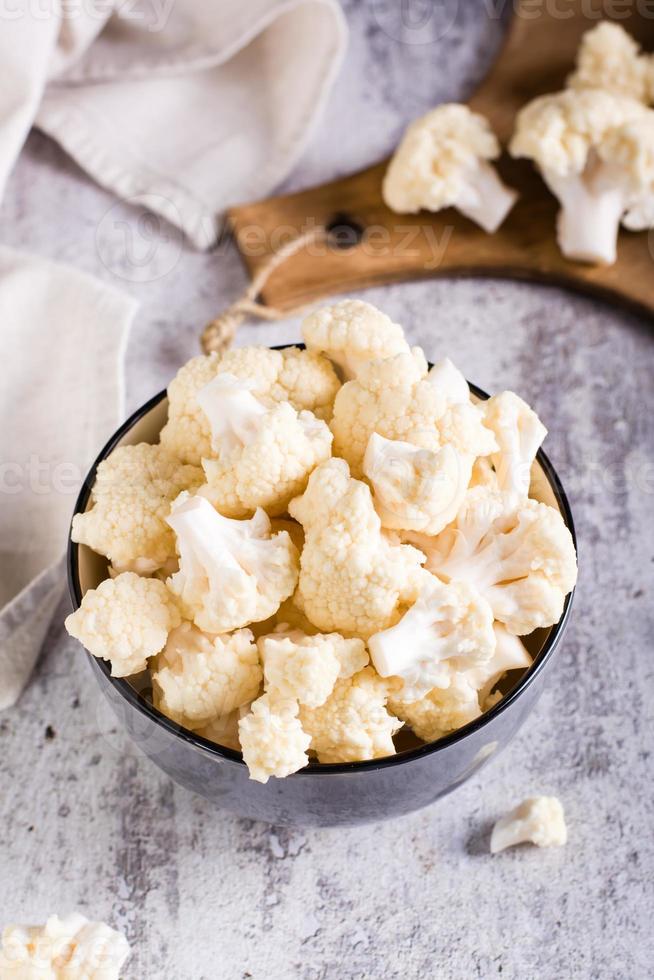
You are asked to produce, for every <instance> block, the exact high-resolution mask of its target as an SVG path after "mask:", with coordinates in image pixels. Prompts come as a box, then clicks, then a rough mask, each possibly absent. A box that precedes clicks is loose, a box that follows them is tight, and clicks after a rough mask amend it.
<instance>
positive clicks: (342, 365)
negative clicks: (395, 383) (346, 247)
mask: <svg viewBox="0 0 654 980" xmlns="http://www.w3.org/2000/svg"><path fill="white" fill-rule="evenodd" d="M302 337H303V339H304V342H305V344H306V345H307V349H308V350H311V351H315V352H317V353H321V354H325V355H326V356H327V357H328V358H329V360H330V361H331V362H332V363H333V364H334V365H335V366H336V367H337V368H338V370H339V371H340V373H341V376H342V377H343V378H344V379H345V380H350V379H351V378H355V377H356V376H357V374H358V373H359V370H360V369H361V367H363V365H364V364H367V363H368V362H369V361H375V360H379V359H380V358H383V357H392V356H393V355H394V354H408V353H409V352H410V348H409V345H408V344H407V342H406V339H405V337H404V331H403V330H402V327H400V326H399V324H397V323H393V321H392V320H391V319H390V317H388V316H387V315H386V314H385V313H382V311H381V310H378V309H377V307H375V306H373V305H372V304H371V303H364V302H363V300H360V299H345V300H341V301H340V302H339V303H334V304H333V305H332V306H323V307H321V308H320V309H319V310H315V312H313V313H309V315H308V316H306V317H305V318H304V320H303V321H302Z"/></svg>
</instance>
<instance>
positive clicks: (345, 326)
mask: <svg viewBox="0 0 654 980" xmlns="http://www.w3.org/2000/svg"><path fill="white" fill-rule="evenodd" d="M319 314H320V311H319ZM312 317H313V319H311V318H309V321H308V325H305V331H306V335H307V340H308V341H309V342H311V343H314V344H315V346H316V349H315V350H313V351H311V352H309V353H306V352H302V351H299V350H297V349H295V348H294V349H292V350H290V351H285V352H277V351H275V352H271V351H265V350H263V349H261V348H244V349H242V350H240V351H233V352H230V353H229V354H225V355H222V356H212V357H209V358H197V359H195V360H194V361H192V362H190V364H189V365H187V367H186V368H183V369H182V370H181V371H180V373H179V374H178V377H177V378H176V379H175V380H174V381H173V382H172V384H171V408H170V422H169V426H168V427H167V429H168V431H167V434H166V435H165V436H164V437H163V443H164V444H165V445H157V446H137V447H133V449H131V448H130V447H126V450H116V451H115V453H114V454H112V456H111V457H109V459H108V460H107V465H106V466H105V469H104V470H102V469H101V470H100V471H99V480H98V484H99V485H98V486H97V487H96V488H95V506H94V510H95V511H96V514H95V517H94V518H93V520H90V519H87V518H89V517H90V515H86V518H85V519H82V520H76V525H77V526H78V527H79V526H81V527H86V528H87V529H88V527H89V526H93V524H94V521H95V523H96V524H97V526H103V524H104V516H103V512H102V510H101V507H100V505H101V503H102V506H103V507H104V512H105V513H106V514H108V513H109V512H111V513H113V512H114V511H115V512H116V513H118V514H119V517H120V516H123V515H124V518H125V519H124V522H123V526H122V528H121V533H122V535H123V538H124V541H123V550H122V551H118V550H117V549H116V548H115V546H114V545H113V544H112V546H111V548H109V547H106V548H104V553H105V554H107V556H108V557H109V558H110V559H111V560H112V561H113V562H114V565H115V567H113V568H112V567H111V566H110V568H109V570H108V574H109V575H110V576H113V577H110V578H108V579H107V580H106V581H104V582H102V583H101V584H100V586H99V587H98V588H97V589H94V590H90V591H89V592H87V594H86V596H85V597H84V600H83V602H82V605H81V607H80V609H79V610H78V611H77V612H76V613H74V614H73V615H72V616H71V617H69V619H68V620H67V624H66V625H67V627H68V629H69V632H71V634H72V635H74V636H77V637H78V638H79V639H81V640H82V642H84V644H85V645H86V646H87V648H88V649H89V651H90V652H91V653H92V654H94V655H95V656H99V657H103V658H105V659H107V660H109V661H110V662H111V664H112V671H113V673H114V675H115V676H129V675H130V674H133V673H135V672H138V671H141V670H142V669H144V668H145V667H146V666H149V668H150V671H151V676H152V682H153V692H154V693H153V698H154V703H155V705H156V706H157V707H158V708H159V709H160V710H161V711H162V712H164V713H165V714H166V715H167V716H168V717H170V718H171V719H173V720H174V721H175V722H176V723H177V724H179V725H182V726H184V727H185V728H187V729H189V730H191V731H194V732H196V733H197V734H198V735H200V736H202V737H204V738H206V739H208V740H210V741H213V742H214V743H216V744H218V745H222V746H226V747H228V748H231V749H232V750H235V751H238V750H239V748H242V752H243V758H244V760H245V762H246V764H247V765H248V767H249V769H250V773H251V776H252V778H253V779H256V780H259V781H261V782H266V781H267V780H268V779H269V778H270V777H271V776H275V777H277V778H282V777H284V776H288V775H290V774H291V773H293V772H296V771H297V770H298V769H301V768H303V767H304V766H306V765H307V764H308V763H309V760H310V755H312V756H313V757H314V758H315V757H317V759H318V761H319V762H321V763H331V762H334V763H335V762H358V761H364V760H366V759H373V758H379V757H382V756H384V755H389V754H393V753H394V752H395V745H394V742H393V737H394V735H395V733H396V732H397V730H398V729H399V728H400V727H401V726H402V724H404V723H406V724H407V725H408V726H409V727H410V728H411V729H412V730H413V732H414V734H415V735H416V736H417V737H418V738H421V739H423V740H427V741H430V740H433V739H437V738H440V737H442V736H444V735H446V734H448V733H449V732H451V731H454V730H456V729H457V728H459V727H461V726H462V725H464V724H466V723H467V722H469V721H471V720H472V719H474V718H477V717H478V716H479V715H480V714H481V713H482V712H484V711H486V710H488V709H490V708H491V707H492V706H493V705H494V704H495V703H497V700H498V699H499V698H501V696H502V694H501V692H502V691H503V690H506V688H505V686H504V685H503V684H501V683H500V682H501V681H502V679H503V678H504V677H505V676H506V675H507V672H510V671H517V670H518V669H520V670H524V669H525V668H527V667H528V666H529V664H530V663H531V657H530V655H529V653H528V652H527V650H526V648H525V646H524V645H523V643H522V641H521V640H520V639H519V636H520V635H523V634H526V633H529V632H530V631H531V630H532V629H534V628H536V627H538V626H547V625H550V624H552V623H554V622H555V621H556V620H557V619H558V618H559V617H560V615H561V610H562V608H563V603H564V600H565V596H566V594H567V593H568V592H569V591H570V590H571V589H572V588H573V586H574V583H575V579H576V555H575V550H574V544H573V541H572V537H571V535H570V532H569V530H568V529H567V527H566V526H565V523H564V521H563V519H562V518H561V515H560V514H559V513H558V511H556V510H555V509H554V508H551V507H548V506H546V505H545V504H541V503H538V502H536V501H535V500H531V499H530V498H529V490H530V480H529V475H530V471H531V468H532V465H533V462H534V459H535V456H536V453H537V451H538V448H539V446H540V443H541V441H542V439H543V437H544V436H545V431H546V430H545V428H544V426H543V425H542V423H541V422H540V420H539V419H538V416H537V415H536V413H535V412H534V411H533V410H532V409H531V408H530V407H529V406H528V405H527V404H526V403H525V402H523V401H522V399H520V398H519V397H518V396H517V395H515V394H513V393H512V392H502V393H501V394H499V395H497V396H495V397H494V398H492V399H490V400H489V401H488V402H486V403H485V404H483V405H478V404H475V403H474V402H473V400H472V398H471V395H470V390H469V387H468V384H467V382H466V380H465V378H464V376H463V375H462V374H461V372H460V371H458V369H457V368H456V367H455V366H454V365H453V364H452V363H451V361H449V360H448V359H447V358H443V359H441V360H440V361H438V362H437V363H436V364H435V365H434V366H433V367H432V368H431V370H428V366H427V362H426V360H425V357H424V354H423V353H422V351H420V350H419V349H418V348H414V349H413V350H411V349H409V347H408V344H407V343H406V340H405V339H404V336H403V334H402V331H401V328H400V327H398V326H397V325H396V324H394V323H392V321H390V320H389V319H388V317H385V316H384V315H383V314H381V313H380V312H379V311H376V310H374V308H373V307H370V306H369V305H368V304H362V303H358V301H357V302H355V301H345V302H344V303H340V304H336V305H335V306H332V307H329V308H327V309H326V310H325V311H323V313H322V314H321V315H318V314H315V315H312ZM323 352H324V353H323ZM269 355H272V356H269ZM389 355H390V356H389ZM328 357H329V358H331V359H333V361H334V364H336V365H338V370H339V371H340V372H341V374H347V375H351V376H352V380H349V381H347V382H346V383H345V384H344V385H343V386H342V387H341V386H340V382H339V380H338V378H337V375H336V373H335V372H334V368H333V367H332V364H331V363H330V361H329V360H328ZM316 379H318V380H317V381H316ZM310 389H311V391H310ZM311 392H313V393H311ZM336 392H338V394H336ZM335 395H336V398H335V401H334V406H333V418H332V420H331V430H332V431H331V432H330V431H329V429H328V427H327V425H326V424H325V422H324V421H323V420H322V419H321V418H320V417H319V416H321V415H324V416H325V417H327V418H328V417H329V416H330V415H331V411H332V401H333V400H334V396H335ZM332 434H333V446H330V443H331V441H332ZM175 440H181V442H178V443H177V444H176V445H177V452H178V456H177V457H175V456H173V455H171V452H170V446H171V445H173V444H175ZM167 447H168V448H167ZM332 450H333V452H334V457H333V458H332V457H331V451H332ZM189 458H191V459H193V460H195V461H199V460H200V459H202V464H203V466H204V471H205V475H206V483H205V484H203V485H201V480H202V470H201V469H200V468H199V467H197V466H195V465H192V464H190V463H185V462H184V461H183V460H184V459H189ZM130 461H133V463H134V466H133V467H131V472H130ZM348 463H349V464H350V465H351V466H352V472H351V471H350V468H349V466H348ZM103 465H104V464H103ZM455 471H456V472H455ZM112 472H113V473H115V474H121V475H122V476H123V478H124V483H125V484H126V485H125V486H123V487H121V488H120V493H122V494H123V495H122V496H120V493H116V496H115V497H114V496H112V488H111V486H110V481H109V479H108V478H107V474H108V475H109V476H110V475H111V473H112ZM103 473H104V476H103ZM134 475H135V477H134ZM455 477H456V478H455ZM130 478H133V479H132V485H128V483H129V480H130ZM139 481H142V482H143V484H144V486H141V485H140V483H139ZM186 483H188V487H187V486H185V485H184V484H186ZM180 488H181V492H179V491H180ZM130 493H131V494H132V497H133V499H134V500H136V501H137V502H136V503H133V506H132V507H131V509H130V506H129V505H128V504H126V503H124V501H125V500H126V499H127V498H128V496H129V494H130ZM116 501H119V503H116ZM112 508H113V510H112ZM286 508H288V511H287V510H286ZM91 514H93V511H91ZM117 523H120V521H117ZM144 527H145V528H146V531H144V530H143V528H144ZM80 540H85V542H86V543H87V544H89V545H91V536H90V532H88V534H87V536H86V538H84V539H82V538H81V534H80ZM112 541H113V538H112ZM162 541H163V542H164V545H162V544H161V542H162ZM144 542H145V543H144ZM96 544H97V540H96ZM160 545H161V547H159V546H160ZM98 550H102V549H101V548H99V547H98ZM121 561H124V562H125V563H131V564H130V571H121ZM137 572H138V573H140V574H136V573H137ZM371 658H372V663H371V662H370V660H371ZM148 661H150V663H149V664H148Z"/></svg>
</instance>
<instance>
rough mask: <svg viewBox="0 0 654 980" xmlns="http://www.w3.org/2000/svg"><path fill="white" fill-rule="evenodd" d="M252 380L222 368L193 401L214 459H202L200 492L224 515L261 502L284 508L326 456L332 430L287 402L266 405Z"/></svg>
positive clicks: (273, 511) (277, 510) (278, 510)
mask: <svg viewBox="0 0 654 980" xmlns="http://www.w3.org/2000/svg"><path fill="white" fill-rule="evenodd" d="M253 385H254V383H253V382H252V381H248V380H242V379H239V378H236V377H235V376H234V375H232V374H228V373H226V372H225V373H223V374H220V375H218V377H216V378H214V380H213V381H211V382H209V384H208V385H207V386H206V387H204V388H202V389H201V391H200V392H199V393H198V396H197V397H198V401H199V403H200V405H201V406H202V408H203V410H204V412H205V414H206V415H207V418H208V419H209V424H210V427H211V433H212V450H213V452H214V453H215V454H216V455H217V458H216V459H203V460H202V466H203V468H204V473H205V476H206V480H207V482H206V484H205V486H203V487H202V488H201V490H200V493H201V494H202V495H203V496H206V497H207V499H208V500H210V501H211V503H212V504H213V505H214V506H215V507H216V508H217V509H218V510H219V511H220V513H221V514H223V515H224V516H226V517H246V516H248V515H251V514H252V513H253V512H254V511H255V510H256V509H257V507H262V508H263V509H264V510H265V511H266V512H267V513H268V514H269V516H271V517H274V516H278V515H279V514H283V513H284V512H285V511H286V509H287V507H288V504H289V501H290V500H291V498H292V497H296V496H297V495H298V494H300V493H302V492H303V490H304V488H305V487H306V483H307V480H308V478H309V475H310V473H311V472H312V470H314V469H315V467H316V466H317V465H318V464H319V463H322V462H324V460H326V459H329V457H330V456H331V445H332V438H333V436H332V434H331V432H330V430H329V427H328V426H327V425H326V424H325V422H323V421H321V420H320V419H317V418H316V416H315V415H312V413H311V412H306V411H301V412H297V411H296V410H295V409H294V408H293V406H292V405H291V404H290V403H289V402H280V403H278V404H274V403H273V404H272V405H270V404H269V405H268V406H266V405H265V404H264V403H263V402H262V401H261V400H259V399H258V398H256V397H255V396H254V395H253V394H252V388H253Z"/></svg>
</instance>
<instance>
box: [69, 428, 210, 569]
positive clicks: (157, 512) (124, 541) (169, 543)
mask: <svg viewBox="0 0 654 980" xmlns="http://www.w3.org/2000/svg"><path fill="white" fill-rule="evenodd" d="M202 481H203V475H202V470H200V469H198V468H197V467H195V466H185V465H184V464H183V463H180V461H179V460H178V459H176V458H175V457H174V456H173V455H171V454H170V453H169V452H167V451H166V450H165V449H163V447H162V446H150V445H148V444H147V443H144V442H142V443H139V444H138V445H137V446H119V447H118V448H117V449H114V451H113V452H112V454H111V456H109V458H108V459H105V460H103V462H102V463H100V465H99V466H98V470H97V474H96V479H95V483H94V484H93V490H92V493H91V502H92V507H91V509H90V510H88V511H87V512H86V513H85V514H76V515H75V517H74V518H73V530H72V539H73V541H77V542H78V543H79V544H85V545H88V547H89V548H92V549H93V551H97V552H98V553H99V554H101V555H106V557H107V558H109V560H110V561H111V562H112V565H113V567H114V568H115V570H116V571H117V572H129V571H131V572H138V573H139V574H150V573H152V572H155V571H156V570H157V569H159V568H161V567H162V566H164V565H165V564H166V562H167V561H169V560H170V559H172V558H174V557H175V535H174V534H173V532H172V531H171V529H170V527H169V526H168V524H167V523H166V518H167V517H168V514H169V513H170V505H171V503H172V502H173V500H174V499H175V498H176V497H177V496H179V494H180V493H181V492H182V490H194V489H196V488H197V487H199V486H200V484H201V483H202Z"/></svg>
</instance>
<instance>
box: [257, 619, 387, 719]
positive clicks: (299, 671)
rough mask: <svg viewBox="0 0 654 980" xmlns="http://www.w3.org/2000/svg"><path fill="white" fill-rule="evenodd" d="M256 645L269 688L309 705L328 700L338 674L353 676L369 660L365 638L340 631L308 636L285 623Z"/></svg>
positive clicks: (314, 706)
mask: <svg viewBox="0 0 654 980" xmlns="http://www.w3.org/2000/svg"><path fill="white" fill-rule="evenodd" d="M257 644H258V647H259V652H260V655H261V661H262V663H263V669H264V677H265V682H266V690H267V691H274V692H275V695H277V696H279V697H282V698H294V699H295V700H296V701H298V702H299V703H300V704H305V705H307V707H309V708H317V707H319V706H320V705H321V704H324V703H325V701H326V700H327V698H328V697H329V695H330V694H331V692H332V690H333V688H334V684H335V683H336V681H337V680H338V678H339V677H340V678H347V677H351V676H352V674H356V673H357V671H359V670H361V669H362V668H363V667H365V666H366V664H367V663H368V654H367V653H366V646H365V643H364V642H363V640H359V639H356V638H355V639H346V638H345V637H343V636H340V635H339V634H338V633H327V634H325V633H318V634H315V635H313V636H307V635H306V634H304V633H302V632H301V631H300V630H288V629H285V628H284V627H283V626H282V627H280V628H278V629H277V630H276V631H275V632H274V633H271V634H270V635H268V636H262V637H260V638H259V640H258V641H257Z"/></svg>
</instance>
